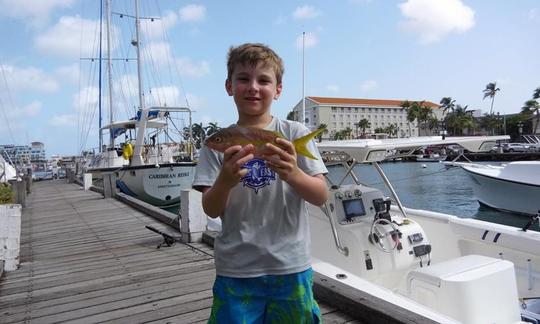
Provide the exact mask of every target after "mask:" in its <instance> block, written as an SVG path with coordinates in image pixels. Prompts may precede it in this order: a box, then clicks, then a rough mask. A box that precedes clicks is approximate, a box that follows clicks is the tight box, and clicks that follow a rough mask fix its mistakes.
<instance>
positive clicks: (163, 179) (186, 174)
mask: <svg viewBox="0 0 540 324" xmlns="http://www.w3.org/2000/svg"><path fill="white" fill-rule="evenodd" d="M195 165H196V164H195V163H186V164H165V165H160V166H159V167H156V166H145V167H127V168H122V169H121V170H118V171H116V172H115V174H116V177H117V180H116V185H117V187H118V188H119V189H120V191H122V192H123V193H125V194H128V195H130V196H133V197H135V198H137V199H140V200H142V201H144V202H147V203H149V204H152V205H154V206H158V207H165V206H171V205H177V204H179V203H180V192H181V190H183V189H191V184H192V182H193V176H194V173H195Z"/></svg>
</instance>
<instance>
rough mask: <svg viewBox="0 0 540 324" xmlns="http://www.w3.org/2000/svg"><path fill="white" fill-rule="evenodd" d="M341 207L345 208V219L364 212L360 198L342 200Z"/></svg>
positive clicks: (362, 214)
mask: <svg viewBox="0 0 540 324" xmlns="http://www.w3.org/2000/svg"><path fill="white" fill-rule="evenodd" d="M343 209H344V210H345V217H346V219H347V220H349V219H351V218H353V217H357V216H364V215H365V214H366V210H365V208H364V202H362V199H351V200H344V201H343Z"/></svg>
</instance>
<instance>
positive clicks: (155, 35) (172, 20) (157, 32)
mask: <svg viewBox="0 0 540 324" xmlns="http://www.w3.org/2000/svg"><path fill="white" fill-rule="evenodd" d="M177 21H178V15H177V14H176V13H174V12H173V11H167V12H165V14H164V15H163V16H162V17H161V18H160V19H154V20H151V19H144V20H142V21H141V30H142V33H143V34H144V35H145V36H146V37H147V39H164V36H165V35H164V33H165V32H167V30H169V29H171V28H172V27H174V25H176V22H177Z"/></svg>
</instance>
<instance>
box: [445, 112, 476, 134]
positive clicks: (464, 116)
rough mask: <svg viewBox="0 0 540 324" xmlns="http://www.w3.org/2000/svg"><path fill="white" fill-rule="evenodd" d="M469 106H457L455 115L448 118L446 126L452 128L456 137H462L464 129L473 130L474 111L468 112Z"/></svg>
mask: <svg viewBox="0 0 540 324" xmlns="http://www.w3.org/2000/svg"><path fill="white" fill-rule="evenodd" d="M468 107H469V106H465V107H463V106H461V105H456V109H455V110H454V112H453V113H451V114H449V115H448V116H446V117H447V119H446V120H447V121H446V124H447V125H448V126H449V127H452V129H453V130H454V135H462V134H463V129H464V128H473V127H474V119H473V117H472V111H467V108H468Z"/></svg>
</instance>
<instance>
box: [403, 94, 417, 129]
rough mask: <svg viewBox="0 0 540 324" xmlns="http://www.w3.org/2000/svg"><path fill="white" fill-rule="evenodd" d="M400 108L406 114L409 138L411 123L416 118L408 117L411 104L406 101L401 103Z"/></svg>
mask: <svg viewBox="0 0 540 324" xmlns="http://www.w3.org/2000/svg"><path fill="white" fill-rule="evenodd" d="M400 106H401V108H402V109H404V110H405V111H406V112H407V125H408V126H409V136H411V135H412V132H411V123H412V122H414V120H415V119H416V116H415V117H414V118H413V117H412V116H409V113H410V109H411V103H410V102H409V101H408V100H405V101H403V102H402V103H401V105H400ZM411 118H412V120H411Z"/></svg>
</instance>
